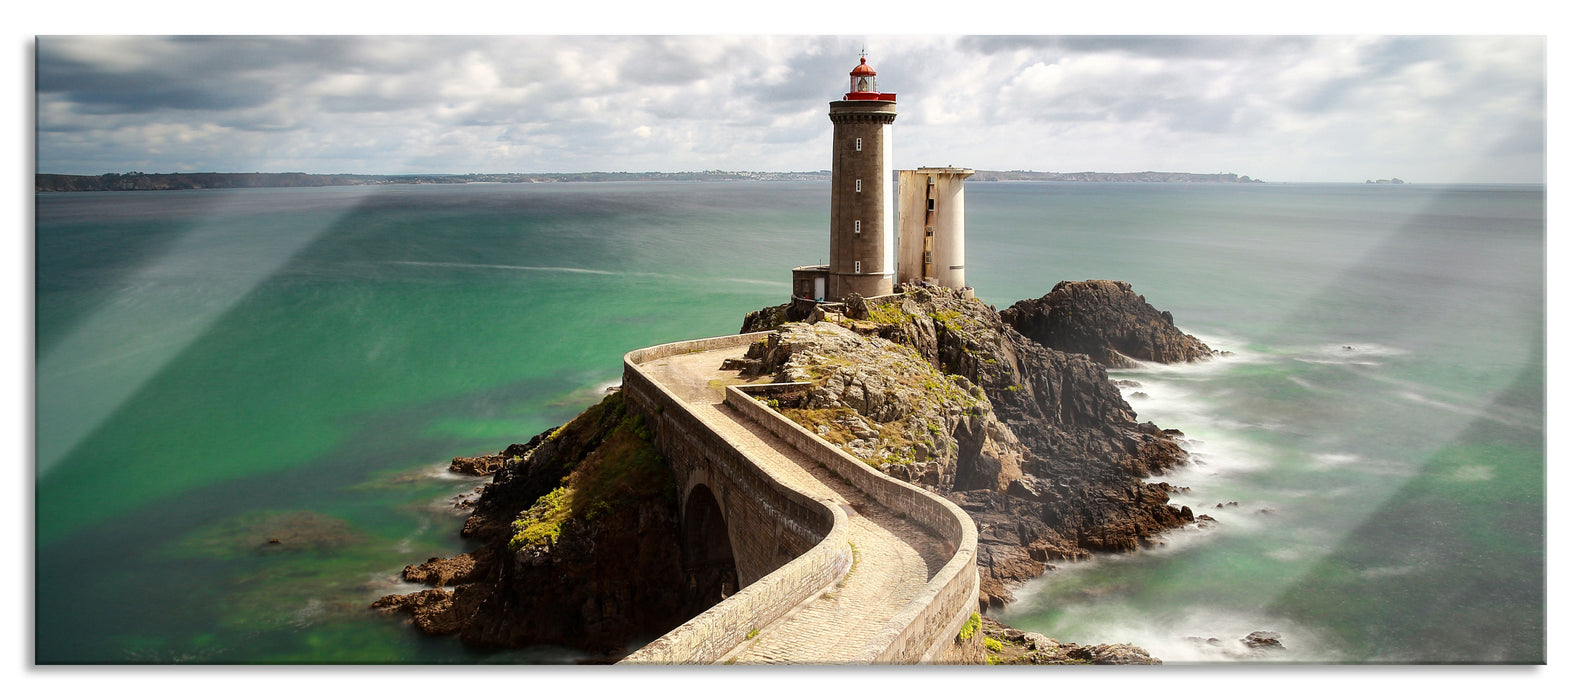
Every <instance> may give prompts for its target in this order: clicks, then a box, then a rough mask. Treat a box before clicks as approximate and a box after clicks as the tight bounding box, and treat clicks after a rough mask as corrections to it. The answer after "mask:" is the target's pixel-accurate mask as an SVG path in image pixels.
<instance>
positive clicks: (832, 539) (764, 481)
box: [621, 333, 852, 664]
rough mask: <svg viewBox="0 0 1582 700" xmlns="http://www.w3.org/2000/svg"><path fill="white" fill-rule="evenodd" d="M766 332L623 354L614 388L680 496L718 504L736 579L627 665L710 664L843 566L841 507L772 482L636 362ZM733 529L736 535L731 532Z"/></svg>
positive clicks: (837, 576)
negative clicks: (645, 430) (701, 489)
mask: <svg viewBox="0 0 1582 700" xmlns="http://www.w3.org/2000/svg"><path fill="white" fill-rule="evenodd" d="M766 335H768V333H753V334H748V335H736V336H725V337H721V338H705V339H702V340H690V341H684V342H680V343H669V344H666V345H659V346H655V347H650V348H643V349H640V350H634V351H632V352H630V353H627V355H626V359H625V365H626V366H625V373H624V376H623V385H622V391H623V393H624V394H625V395H626V401H627V405H628V406H629V407H634V408H636V410H638V411H639V412H641V413H642V414H643V415H644V416H646V417H647V418H648V420H649V424H650V425H651V426H652V428H653V431H654V436H655V440H654V442H655V444H656V447H657V448H658V449H659V451H660V453H661V454H663V455H664V456H665V458H666V460H667V461H668V462H669V463H670V465H671V467H672V469H673V470H675V471H676V479H677V488H678V493H679V496H680V497H681V498H686V497H687V494H688V492H689V489H690V487H691V486H692V485H694V484H697V483H703V484H706V485H708V486H709V487H710V490H711V491H713V492H714V493H715V494H716V495H718V496H719V497H720V498H722V499H723V500H724V501H725V503H724V504H723V508H722V510H723V511H725V514H726V517H727V520H728V521H730V522H734V523H735V524H736V525H735V526H734V527H732V528H731V529H732V532H733V536H732V543H731V545H732V549H733V553H734V554H735V556H736V558H737V567H738V577H739V579H740V580H741V581H742V582H743V583H744V584H746V585H745V587H744V588H742V589H741V590H740V591H738V592H736V593H735V594H734V595H731V596H730V597H728V598H726V599H725V600H723V601H721V602H720V603H719V604H718V605H715V606H714V607H712V608H709V609H708V610H706V611H704V612H703V613H701V614H699V615H698V616H697V617H694V618H692V619H691V620H689V621H687V622H686V623H685V624H683V625H681V626H680V627H677V628H676V629H674V630H671V631H670V632H669V633H668V634H666V635H664V636H663V637H660V638H659V639H657V640H655V641H654V642H652V643H650V644H648V645H647V646H644V647H643V648H642V649H639V650H637V651H636V652H634V653H633V654H631V655H629V656H627V657H626V658H625V659H623V660H622V661H621V663H627V664H698V663H714V662H716V661H719V660H720V659H721V658H723V657H724V655H725V654H726V653H728V652H730V651H731V650H732V649H734V648H736V647H737V646H738V645H740V644H741V643H742V642H743V641H746V640H747V639H748V638H749V635H751V634H754V633H755V632H756V630H759V629H762V628H763V627H765V626H766V625H768V624H769V623H770V622H772V621H773V620H775V619H777V618H779V617H780V616H782V615H784V614H785V613H786V612H788V611H789V610H791V609H792V608H794V607H796V606H797V605H799V604H800V603H802V602H803V601H805V600H807V599H808V598H811V597H813V596H815V595H818V594H819V593H821V592H822V591H824V590H826V589H828V588H829V587H830V586H832V585H834V584H835V583H837V582H839V581H840V580H841V579H842V578H843V577H844V576H845V575H846V573H847V572H848V571H850V570H851V565H852V552H851V548H850V546H848V544H847V539H848V537H847V530H848V524H847V523H848V520H847V515H846V513H845V511H843V510H841V509H840V508H838V507H836V506H835V505H833V504H831V503H826V502H823V501H820V500H816V499H814V498H811V497H809V496H807V495H804V494H802V493H800V492H798V491H797V490H795V489H794V488H792V487H791V486H790V485H788V484H785V483H783V482H781V481H779V480H777V479H776V478H775V477H774V476H773V475H772V474H771V473H770V472H769V471H768V470H766V469H765V468H763V467H762V466H760V465H759V464H758V463H757V462H756V461H754V460H753V458H752V457H751V456H749V455H746V454H743V453H742V452H741V451H740V450H738V449H736V448H735V446H733V445H731V444H730V443H729V442H727V441H726V440H725V439H724V438H723V437H721V436H720V435H718V434H716V433H715V432H714V431H713V430H710V429H709V428H708V427H707V426H706V425H705V424H704V422H703V420H702V419H701V418H699V417H698V416H697V415H696V414H694V413H693V410H692V408H691V407H690V406H689V405H688V404H687V403H686V402H685V401H682V400H681V399H680V398H679V397H677V396H676V395H675V394H673V393H672V392H670V391H669V390H668V389H666V388H665V387H663V386H661V385H659V384H658V383H656V382H655V381H653V379H651V378H650V377H648V376H647V375H645V374H644V373H643V372H642V370H640V369H639V368H638V367H637V365H639V364H642V363H645V362H651V361H654V360H658V359H663V358H665V357H672V356H676V355H682V354H686V353H692V352H702V351H707V350H718V349H722V348H728V347H735V346H745V345H746V344H748V343H751V342H754V341H756V340H757V339H759V338H761V337H764V336H766ZM736 533H740V534H736Z"/></svg>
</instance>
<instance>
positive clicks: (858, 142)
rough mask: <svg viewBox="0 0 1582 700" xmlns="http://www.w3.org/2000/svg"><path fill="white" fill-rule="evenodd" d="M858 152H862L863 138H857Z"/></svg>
mask: <svg viewBox="0 0 1582 700" xmlns="http://www.w3.org/2000/svg"><path fill="white" fill-rule="evenodd" d="M857 150H859V151H860V150H862V137H861V136H859V137H857Z"/></svg>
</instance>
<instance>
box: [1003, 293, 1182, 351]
mask: <svg viewBox="0 0 1582 700" xmlns="http://www.w3.org/2000/svg"><path fill="white" fill-rule="evenodd" d="M1000 319H1001V320H1003V321H1005V323H1006V324H1008V325H1010V326H1011V327H1012V328H1015V329H1016V330H1017V331H1019V332H1021V334H1022V335H1025V336H1027V337H1028V338H1031V339H1033V340H1035V341H1037V342H1039V343H1041V344H1043V345H1045V346H1047V347H1049V348H1051V349H1054V350H1060V351H1062V352H1073V353H1082V354H1084V355H1087V356H1088V357H1091V358H1093V360H1094V361H1096V362H1099V363H1100V364H1103V365H1104V366H1106V367H1134V366H1136V363H1135V362H1133V360H1147V361H1149V362H1193V361H1196V360H1202V359H1205V358H1208V357H1210V356H1212V355H1213V354H1214V351H1213V350H1211V349H1209V346H1208V345H1205V344H1204V343H1203V341H1201V340H1198V339H1197V338H1194V337H1192V336H1190V335H1187V334H1185V333H1182V332H1181V331H1180V330H1178V329H1177V328H1176V327H1175V319H1173V318H1171V317H1170V312H1169V311H1159V310H1158V309H1155V308H1154V307H1153V306H1152V305H1151V304H1149V303H1148V300H1147V299H1145V298H1143V297H1142V296H1139V295H1138V294H1136V293H1135V292H1133V291H1132V286H1131V285H1130V284H1127V283H1125V282H1113V281H1110V280H1088V281H1086V282H1061V283H1060V284H1057V285H1055V288H1054V289H1052V290H1050V291H1049V293H1048V294H1045V295H1044V296H1042V297H1040V298H1038V299H1025V300H1022V301H1019V302H1016V304H1015V305H1013V306H1011V308H1009V309H1006V310H1004V311H1001V312H1000Z"/></svg>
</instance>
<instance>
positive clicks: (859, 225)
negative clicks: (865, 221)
mask: <svg viewBox="0 0 1582 700" xmlns="http://www.w3.org/2000/svg"><path fill="white" fill-rule="evenodd" d="M855 223H856V224H857V225H856V226H854V227H852V233H855V234H857V235H859V236H861V235H862V221H861V220H858V221H856V222H855Z"/></svg>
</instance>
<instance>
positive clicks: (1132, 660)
mask: <svg viewBox="0 0 1582 700" xmlns="http://www.w3.org/2000/svg"><path fill="white" fill-rule="evenodd" d="M983 641H984V646H985V647H987V648H988V663H989V664H990V665H994V666H1026V665H1058V666H1072V665H1098V666H1155V665H1158V664H1160V663H1161V662H1160V661H1159V659H1156V658H1154V657H1153V656H1151V655H1150V654H1149V653H1148V651H1147V650H1146V649H1141V648H1138V647H1135V646H1132V645H1131V644H1094V645H1088V646H1084V645H1080V644H1071V643H1068V642H1060V641H1056V640H1053V639H1050V638H1048V637H1045V636H1044V635H1041V634H1039V633H1037V632H1024V631H1022V630H1019V629H1015V628H1012V627H1006V626H1005V625H1002V624H1000V623H999V622H996V621H994V620H991V619H989V618H984V619H983Z"/></svg>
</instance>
